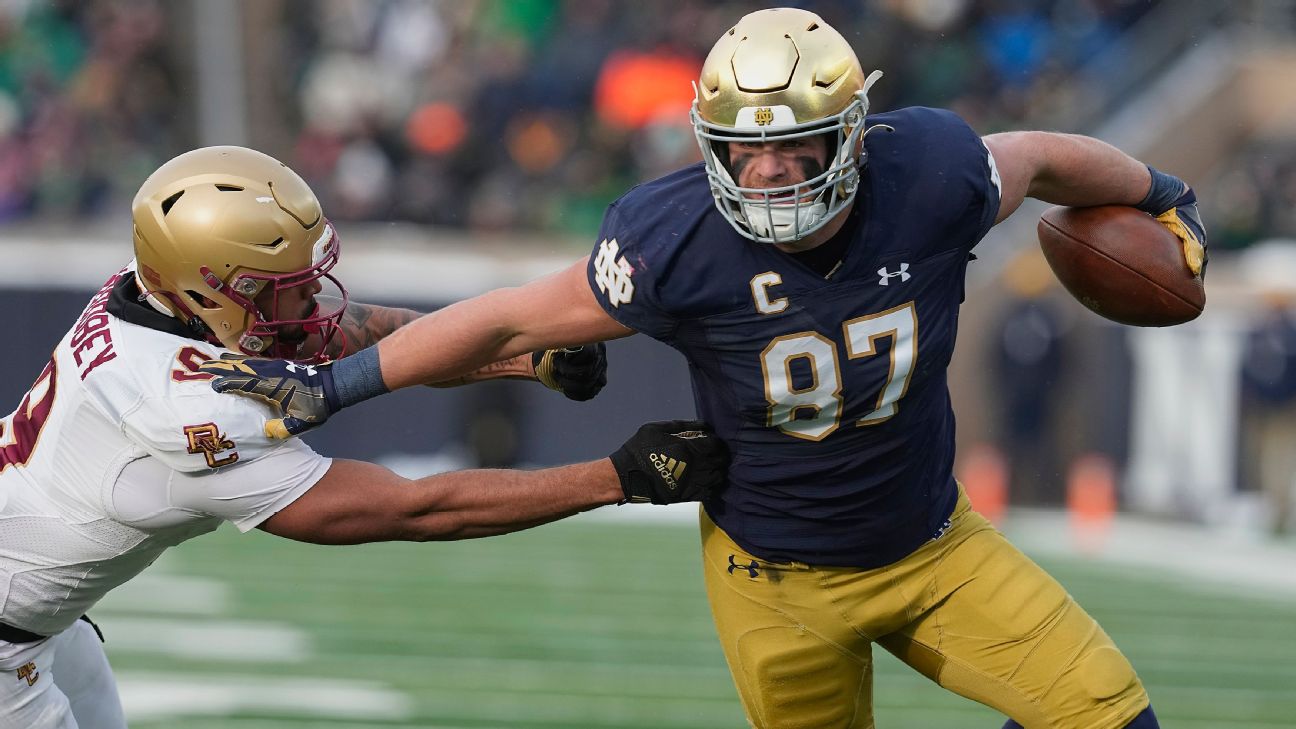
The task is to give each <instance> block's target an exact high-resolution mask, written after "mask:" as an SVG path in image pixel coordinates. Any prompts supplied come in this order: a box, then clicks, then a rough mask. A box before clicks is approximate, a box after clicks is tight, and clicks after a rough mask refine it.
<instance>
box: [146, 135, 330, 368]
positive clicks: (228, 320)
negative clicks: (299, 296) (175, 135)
mask: <svg viewBox="0 0 1296 729" xmlns="http://www.w3.org/2000/svg"><path fill="white" fill-rule="evenodd" d="M131 212H132V216H133V219H134V224H135V234H134V237H135V261H136V275H137V280H138V281H139V285H140V288H141V291H142V292H144V293H145V294H147V295H148V296H149V299H150V300H151V301H152V302H153V303H154V304H155V305H156V306H158V307H160V308H163V309H165V310H167V311H168V312H170V313H171V314H173V315H175V316H177V317H180V318H181V320H182V321H185V322H187V323H188V324H189V325H190V327H192V328H194V329H195V330H197V331H201V332H202V333H204V334H205V335H206V336H207V338H208V340H209V341H210V342H211V343H213V344H219V345H221V346H224V347H227V348H229V349H232V350H234V351H236V352H242V353H244V354H249V355H262V356H272V357H279V358H283V359H299V358H300V357H299V354H300V352H299V350H300V349H301V344H302V342H303V340H304V337H305V335H306V334H311V333H318V334H319V335H320V336H321V337H322V340H323V344H327V343H328V341H329V340H330V339H332V337H333V336H334V335H336V334H337V333H338V332H339V331H340V330H339V328H338V321H339V319H340V318H341V316H342V312H343V310H345V308H346V300H347V296H346V289H345V288H344V287H343V286H342V285H341V283H340V282H339V281H338V280H337V279H336V278H334V277H333V276H332V275H331V274H330V273H329V271H330V269H332V268H333V266H334V265H335V264H336V263H337V260H338V254H339V241H338V237H337V234H336V233H335V232H334V230H333V226H332V225H331V224H330V223H329V222H328V220H327V219H326V218H325V217H324V215H323V212H322V210H321V209H320V204H319V201H318V200H317V199H316V198H315V193H313V192H311V189H310V187H309V186H307V184H306V182H305V181H304V180H302V179H301V177H299V176H297V174H296V173H295V172H293V171H292V170H290V169H288V167H287V166H286V165H284V164H283V163H282V162H280V161H278V160H276V159H274V158H273V157H269V156H267V155H264V154H262V153H260V152H257V151H255V150H251V149H246V148H243V147H205V148H203V149H196V150H193V151H191V152H187V153H185V154H182V155H180V156H178V157H176V158H175V159H172V160H171V161H170V162H167V163H166V164H164V165H162V166H161V167H160V168H158V170H157V171H156V172H154V173H153V174H152V175H150V176H149V178H148V179H147V180H145V181H144V184H143V186H141V187H140V190H139V192H138V193H137V194H136V195H135V201H134V203H133V204H132V207H131ZM320 279H325V280H327V281H329V282H331V283H332V284H333V285H334V286H336V287H337V289H338V291H339V292H340V293H341V302H342V303H341V304H340V305H339V306H338V308H337V309H336V310H333V311H329V312H327V313H321V312H320V309H319V306H318V305H316V306H315V308H314V310H313V311H301V310H298V311H280V308H281V307H280V303H281V294H283V292H284V291H286V290H288V289H292V288H294V287H298V286H305V285H310V284H313V283H314V282H316V281H319V280H320ZM295 303H300V301H297V302H295ZM258 304H260V305H259V306H258ZM322 350H323V346H321V347H320V351H322ZM317 356H318V355H317Z"/></svg>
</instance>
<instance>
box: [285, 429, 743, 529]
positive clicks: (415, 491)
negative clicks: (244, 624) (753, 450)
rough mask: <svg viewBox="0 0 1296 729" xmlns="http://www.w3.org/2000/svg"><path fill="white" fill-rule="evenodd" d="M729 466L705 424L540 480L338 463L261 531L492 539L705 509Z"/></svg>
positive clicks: (635, 443)
mask: <svg viewBox="0 0 1296 729" xmlns="http://www.w3.org/2000/svg"><path fill="white" fill-rule="evenodd" d="M664 463H669V464H671V467H670V468H667V467H665V466H664V465H659V464H664ZM728 463H729V456H728V451H727V449H726V448H725V445H724V443H723V442H722V441H721V440H720V439H719V438H717V437H715V436H714V435H712V434H711V433H710V432H709V431H707V430H706V426H705V425H704V424H703V423H700V422H697V421H681V420H673V421H665V422H659V423H648V424H647V425H644V426H643V427H641V428H640V429H639V431H638V432H636V433H635V434H634V436H632V437H631V438H630V439H629V440H627V441H626V442H625V444H624V445H622V446H621V448H619V449H617V451H616V452H615V453H613V454H612V455H611V456H610V457H608V458H605V459H602V460H599V461H591V462H589V463H579V464H576V465H572V466H560V467H557V468H546V469H541V470H537V471H513V470H472V471H456V472H453V473H442V474H437V475H433V476H428V477H426V478H421V479H416V480H409V479H405V478H402V477H401V476H398V475H396V474H395V473H393V472H391V471H389V470H387V469H386V468H383V467H382V466H378V465H375V464H372V463H365V462H362V461H348V460H343V459H335V460H334V461H333V464H332V465H331V466H330V467H329V470H328V472H327V473H325V474H324V476H323V478H321V479H320V480H319V481H318V482H316V483H315V485H313V486H311V488H310V489H309V490H307V491H306V493H304V494H302V495H301V496H300V497H298V498H297V500H296V501H294V502H292V503H291V504H289V505H288V506H287V507H285V508H284V509H282V510H281V511H279V512H278V513H276V514H275V515H274V516H272V517H270V518H269V519H267V520H266V521H264V522H263V523H262V524H261V525H260V527H261V528H262V529H264V530H265V531H268V532H270V533H271V534H275V535H278V536H281V537H287V538H289V539H295V540H298V541H302V542H313V543H316V544H359V543H362V542H376V541H394V540H402V541H431V540H452V539H471V538H475V537H488V536H492V535H495V534H504V533H507V532H513V531H518V530H521V529H527V528H530V527H533V526H537V525H540V524H544V523H547V522H551V521H555V520H557V519H562V518H563V517H567V516H571V515H572V514H576V513H578V512H581V511H586V510H588V509H592V508H594V507H597V506H603V505H605V504H615V503H618V502H640V503H654V504H668V503H677V502H681V501H697V500H699V499H702V498H705V497H706V496H707V495H708V494H710V493H711V492H712V491H714V490H716V489H719V488H721V487H723V486H724V483H725V474H726V469H727V467H728Z"/></svg>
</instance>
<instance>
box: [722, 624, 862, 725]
mask: <svg viewBox="0 0 1296 729" xmlns="http://www.w3.org/2000/svg"><path fill="white" fill-rule="evenodd" d="M737 649H738V660H739V663H740V664H741V671H742V677H741V678H740V679H739V681H740V684H744V685H740V687H739V689H740V692H741V693H742V694H743V700H744V701H745V702H746V703H747V704H748V713H749V714H750V718H751V720H752V722H753V723H754V724H755V725H756V726H757V727H758V728H759V729H864V728H866V727H872V722H871V718H870V717H871V715H872V707H871V706H870V702H869V697H868V692H869V690H870V689H869V684H870V681H869V676H868V663H867V661H865V660H862V659H860V658H859V657H856V656H851V655H849V654H847V653H846V652H844V651H843V650H842V649H840V648H839V647H837V646H834V645H832V644H831V643H828V642H827V641H824V640H823V639H821V638H819V637H818V636H816V635H814V634H813V633H811V632H809V631H807V630H805V629H798V628H793V627H770V628H761V629H757V630H753V631H750V632H748V633H746V634H744V635H743V636H742V637H740V638H739V639H738V644H737Z"/></svg>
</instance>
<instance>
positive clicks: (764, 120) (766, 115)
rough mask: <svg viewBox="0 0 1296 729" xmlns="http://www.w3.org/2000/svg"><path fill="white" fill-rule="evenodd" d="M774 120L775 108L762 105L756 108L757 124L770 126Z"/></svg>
mask: <svg viewBox="0 0 1296 729" xmlns="http://www.w3.org/2000/svg"><path fill="white" fill-rule="evenodd" d="M772 121H774V110H773V109H771V108H769V107H768V106H762V107H760V108H758V109H757V110H756V124H758V125H759V126H762V127H767V126H769V124H770V122H772Z"/></svg>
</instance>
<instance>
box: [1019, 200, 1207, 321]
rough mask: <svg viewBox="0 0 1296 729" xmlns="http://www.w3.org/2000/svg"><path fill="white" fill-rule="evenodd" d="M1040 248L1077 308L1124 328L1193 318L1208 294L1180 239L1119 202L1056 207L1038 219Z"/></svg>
mask: <svg viewBox="0 0 1296 729" xmlns="http://www.w3.org/2000/svg"><path fill="white" fill-rule="evenodd" d="M1038 231H1039V239H1040V246H1041V247H1042V248H1043V249H1044V257H1045V258H1046V259H1048V262H1049V266H1051V267H1052V268H1053V273H1055V274H1056V275H1057V277H1058V280H1059V281H1061V282H1062V285H1063V286H1065V287H1066V290H1067V291H1070V292H1071V295H1072V296H1074V297H1075V298H1076V299H1077V300H1078V301H1079V302H1080V303H1082V304H1084V305H1085V306H1087V307H1088V308H1089V309H1091V310H1092V311H1094V312H1095V313H1097V314H1099V315H1101V316H1104V317H1106V318H1108V319H1111V320H1112V321H1115V322H1120V323H1121V324H1131V325H1134V326H1140V327H1164V326H1171V325H1173V324H1182V323H1184V322H1186V321H1191V320H1192V319H1196V318H1197V316H1198V315H1200V314H1201V313H1202V309H1203V308H1204V307H1205V306H1206V289H1205V288H1204V287H1203V286H1202V279H1201V277H1200V276H1194V275H1193V274H1192V272H1191V271H1189V270H1188V264H1187V263H1186V262H1185V261H1184V256H1183V246H1182V243H1181V242H1180V241H1179V238H1178V237H1177V236H1175V234H1174V233H1171V232H1170V231H1169V230H1168V229H1167V228H1166V227H1165V226H1163V225H1161V224H1160V223H1159V222H1157V220H1156V218H1153V217H1152V216H1151V215H1148V214H1147V213H1144V212H1142V211H1140V210H1135V209H1134V208H1131V207H1127V206H1124V205H1102V206H1098V207H1091V208H1068V207H1054V208H1050V209H1048V210H1047V211H1045V213H1044V215H1042V216H1040V221H1039V226H1038Z"/></svg>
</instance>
